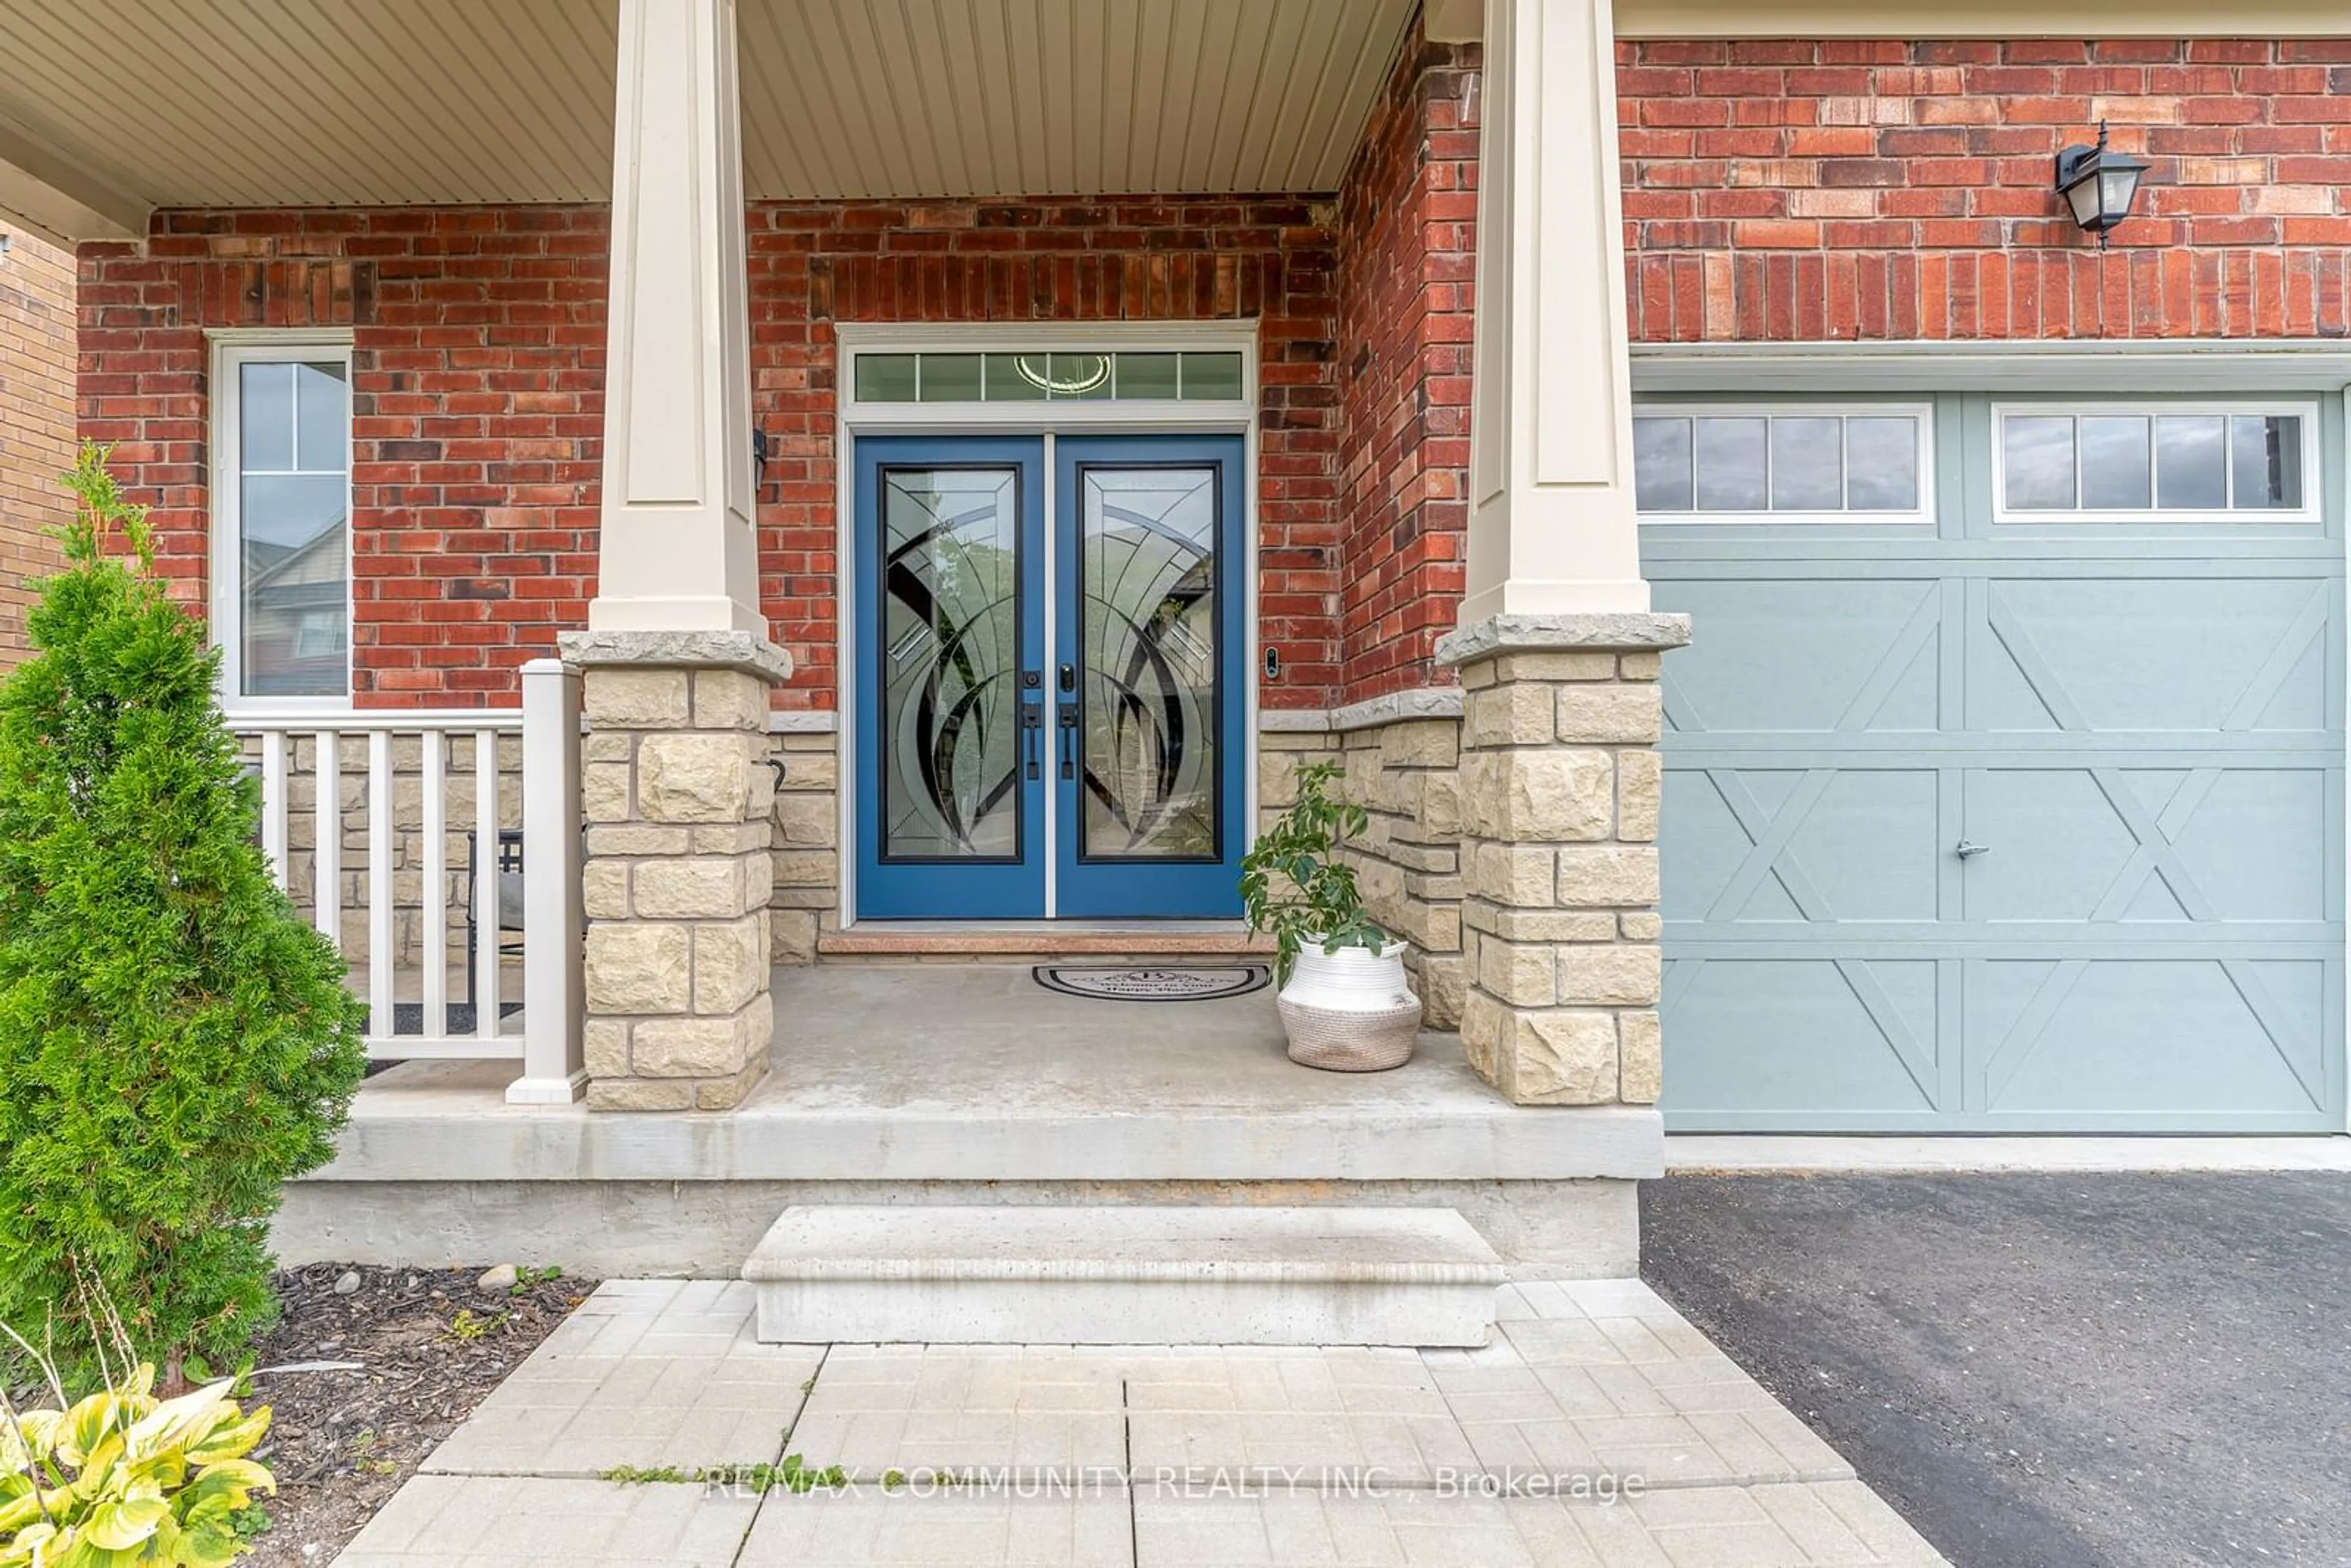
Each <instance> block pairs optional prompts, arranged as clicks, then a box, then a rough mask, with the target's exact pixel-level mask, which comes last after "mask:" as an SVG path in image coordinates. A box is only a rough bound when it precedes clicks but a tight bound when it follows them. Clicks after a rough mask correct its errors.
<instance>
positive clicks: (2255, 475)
mask: <svg viewBox="0 0 2351 1568" xmlns="http://www.w3.org/2000/svg"><path fill="white" fill-rule="evenodd" d="M2310 417H2311V416H2310V411H2308V410H2307V409H2278V408H2242V407H2239V408H2214V407H2203V408H2199V407H2195V406H2192V405H2181V404H2177V403H2172V404H2163V405H2158V406H2153V407H2150V406H2146V405H2141V406H2138V407H2132V406H2130V405H2128V404H2123V405H2118V406H2117V405H2109V406H2106V407H2100V408H2091V407H2080V408H2052V407H2048V406H2045V405H2044V406H2042V407H2036V408H2022V407H2011V408H2006V409H2002V410H2000V411H1999V413H1998V420H1999V428H2000V441H1999V450H1998V455H1999V462H2000V467H2001V485H2000V489H1999V495H2000V503H2001V515H2003V516H2013V515H2016V514H2022V513H2032V514H2046V513H2076V514H2098V513H2147V512H2153V513H2158V514H2160V513H2169V514H2174V515H2186V516H2189V517H2213V516H2223V517H2225V516H2228V515H2230V514H2234V513H2262V514H2267V515H2269V516H2272V517H2275V516H2278V515H2280V514H2284V515H2287V516H2294V515H2297V514H2298V515H2301V516H2305V517H2307V516H2312V515H2314V514H2313V513H2312V512H2311V510H2310V508H2311V506H2312V503H2313V501H2314V496H2313V494H2312V492H2313V486H2312V483H2311V478H2310V475H2309V472H2308V468H2309V464H2310V461H2311V459H2312V458H2313V457H2314V455H2315V454H2314V450H2313V444H2312V442H2311V440H2310V438H2309V428H2310Z"/></svg>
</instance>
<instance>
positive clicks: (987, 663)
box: [852, 435, 1248, 919]
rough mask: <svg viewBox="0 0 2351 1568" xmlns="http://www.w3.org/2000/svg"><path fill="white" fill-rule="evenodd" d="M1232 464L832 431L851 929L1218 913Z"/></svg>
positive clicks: (1211, 441) (1231, 636) (1141, 445)
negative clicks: (842, 523) (850, 796)
mask: <svg viewBox="0 0 2351 1568" xmlns="http://www.w3.org/2000/svg"><path fill="white" fill-rule="evenodd" d="M1241 455H1242V445H1241V442H1240V439H1239V438H1238V437H1237V436H1225V435H1218V436H1197V435H1181V436H1059V437H1054V438H1050V439H1049V438H1046V437H1043V436H1013V437H1005V436H948V437H940V436H922V437H912V436H893V437H872V438H865V439H862V440H860V441H859V442H858V443H857V445H856V542H857V552H856V578H855V581H856V583H857V593H858V603H857V605H856V608H855V617H856V627H857V636H856V658H857V669H856V671H855V672H854V675H853V685H854V686H855V690H856V702H855V708H854V713H853V716H852V722H853V725H854V727H855V732H856V737H855V739H856V764H857V767H856V790H857V810H856V821H857V866H856V898H855V903H856V907H857V913H858V915H859V916H860V917H861V918H865V919H1038V918H1043V917H1046V916H1054V915H1058V916H1063V917H1080V918H1094V919H1114V918H1138V917H1153V916H1186V917H1195V918H1196V917H1206V916H1220V915H1237V914H1238V913H1239V910H1240V899H1239V894H1238V880H1239V874H1240V873H1239V860H1240V855H1241V852H1242V851H1243V850H1244V849H1245V848H1246V847H1247V837H1248V824H1246V823H1245V822H1244V821H1242V820H1241V819H1242V815H1243V812H1244V810H1245V809H1246V801H1247V795H1246V793H1245V790H1244V788H1243V779H1244V778H1245V774H1244V771H1243V770H1244V768H1245V767H1246V765H1247V759H1248V747H1247V736H1246V732H1245V730H1244V728H1243V715H1244V708H1245V703H1244V700H1243V697H1244V687H1243V685H1242V683H1243V681H1244V680H1245V678H1246V675H1247V671H1246V643H1247V637H1246V628H1245V625H1244V622H1243V621H1242V618H1241V617H1242V612H1243V607H1244V605H1245V603H1246V601H1247V592H1246V584H1245V583H1244V581H1243V580H1242V570H1243V563H1244V559H1245V556H1244V552H1243V547H1242V535H1241V528H1242V526H1243V509H1242V485H1241Z"/></svg>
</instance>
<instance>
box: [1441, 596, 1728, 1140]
mask: <svg viewBox="0 0 2351 1568" xmlns="http://www.w3.org/2000/svg"><path fill="white" fill-rule="evenodd" d="M1688 641H1689V618H1688V617H1687V616H1684V615H1653V614H1625V613H1607V614H1589V615H1542V616H1535V615H1499V616H1494V617H1490V618H1489V619H1488V620H1486V621H1483V622H1479V623H1478V624H1476V625H1473V626H1468V627H1465V628H1463V629H1462V630H1460V631H1458V632H1454V633H1453V634H1452V635H1450V636H1448V637H1446V638H1443V639H1441V640H1440V641H1439V642H1438V643H1437V660H1438V662H1439V663H1441V664H1453V665H1457V666H1458V667H1459V669H1460V671H1461V684H1462V685H1463V687H1464V689H1465V692H1466V694H1467V695H1466V697H1465V706H1464V709H1463V717H1462V726H1461V797H1462V800H1461V817H1462V834H1461V852H1462V862H1463V873H1464V876H1465V879H1466V883H1467V886H1466V896H1465V897H1464V899H1463V903H1462V907H1461V924H1462V926H1463V931H1462V947H1463V956H1464V960H1465V963H1466V967H1467V969H1468V994H1467V996H1466V997H1465V998H1464V999H1463V1002H1462V1009H1461V1040H1462V1045H1463V1048H1464V1050H1465V1051H1466V1052H1467V1054H1468V1058H1469V1062H1470V1065H1471V1066H1472V1067H1474V1068H1475V1069H1476V1070H1477V1071H1478V1072H1479V1074H1480V1075H1482V1076H1483V1077H1484V1078H1485V1079H1486V1080H1487V1082H1490V1083H1492V1084H1493V1085H1494V1086H1495V1087H1496V1088H1497V1089H1499V1090H1500V1091H1501V1092H1502V1093H1503V1094H1504V1095H1505V1096H1506V1097H1508V1098H1509V1099H1510V1100H1512V1101H1514V1102H1516V1103H1520V1104H1522V1105H1596V1104H1605V1103H1612V1102H1622V1103H1627V1104H1648V1103H1653V1102H1655V1101H1656V1098H1657V1093H1658V1090H1659V1087H1660V1082H1661V1076H1662V1070H1661V1065H1660V1057H1659V1050H1658V1047H1659V1040H1658V1027H1657V1011H1656V1008H1657V994H1658V983H1659V980H1658V977H1659V970H1660V961H1659V956H1658V947H1657V937H1658V934H1659V930H1660V925H1659V920H1658V915H1657V850H1656V838H1657V810H1658V801H1659V795H1660V784H1661V778H1660V770H1659V767H1658V758H1657V751H1656V746H1657V738H1658V734H1659V731H1660V729H1661V727H1662V720H1661V714H1660V707H1659V702H1658V693H1657V685H1656V681H1657V671H1658V663H1659V656H1660V654H1661V653H1664V652H1665V651H1666V650H1667V649H1670V648H1677V647H1679V646H1681V645H1682V644H1683V643H1687V642H1688Z"/></svg>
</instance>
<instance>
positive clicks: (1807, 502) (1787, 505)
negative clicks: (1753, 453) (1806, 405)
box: [1771, 416, 1844, 512]
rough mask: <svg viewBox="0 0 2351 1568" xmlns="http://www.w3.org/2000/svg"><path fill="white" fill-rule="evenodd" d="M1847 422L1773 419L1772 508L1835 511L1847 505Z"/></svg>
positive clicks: (1821, 419)
mask: <svg viewBox="0 0 2351 1568" xmlns="http://www.w3.org/2000/svg"><path fill="white" fill-rule="evenodd" d="M1843 507H1844V421H1842V420H1840V419H1837V418H1835V417H1834V416H1831V417H1828V418H1820V417H1817V416H1813V417H1802V416H1797V417H1789V418H1784V419H1774V420H1772V421H1771V509H1772V510H1773V511H1775V512H1834V511H1838V510H1841V509H1842V508H1843Z"/></svg>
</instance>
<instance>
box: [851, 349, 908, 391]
mask: <svg viewBox="0 0 2351 1568" xmlns="http://www.w3.org/2000/svg"><path fill="white" fill-rule="evenodd" d="M921 363H922V356H921V355H919V354H860V355H858V356H857V396H858V398H859V400H860V401H861V402H914V390H915V378H916V376H917V375H918V374H919V373H920V371H919V367H920V365H921Z"/></svg>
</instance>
